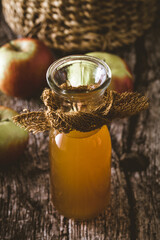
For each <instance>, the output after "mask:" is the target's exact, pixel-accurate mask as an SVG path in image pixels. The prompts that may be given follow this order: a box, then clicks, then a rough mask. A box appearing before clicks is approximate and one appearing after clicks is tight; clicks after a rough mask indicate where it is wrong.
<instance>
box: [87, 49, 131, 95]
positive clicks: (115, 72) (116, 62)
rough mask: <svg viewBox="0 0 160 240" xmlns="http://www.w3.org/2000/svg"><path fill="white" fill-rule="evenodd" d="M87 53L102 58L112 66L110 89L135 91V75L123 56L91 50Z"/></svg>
mask: <svg viewBox="0 0 160 240" xmlns="http://www.w3.org/2000/svg"><path fill="white" fill-rule="evenodd" d="M87 55H90V56H93V57H97V58H100V59H101V60H103V61H105V62H106V63H107V64H108V66H109V67H110V69H111V72H112V80H111V83H110V85H109V87H108V88H109V89H111V90H115V91H117V92H119V93H122V92H125V91H133V75H132V73H131V71H130V70H129V68H128V66H127V64H126V63H125V61H124V60H123V59H122V58H120V57H119V56H117V55H114V54H110V53H106V52H90V53H87Z"/></svg>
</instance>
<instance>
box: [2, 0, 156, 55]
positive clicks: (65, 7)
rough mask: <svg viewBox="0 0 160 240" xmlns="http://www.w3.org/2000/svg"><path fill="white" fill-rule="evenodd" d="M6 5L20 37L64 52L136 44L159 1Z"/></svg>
mask: <svg viewBox="0 0 160 240" xmlns="http://www.w3.org/2000/svg"><path fill="white" fill-rule="evenodd" d="M2 6H3V13H4V16H5V19H6V21H7V23H8V24H9V26H10V27H11V29H12V30H13V31H14V32H15V33H16V34H18V35H21V36H29V37H37V38H39V39H41V40H43V41H44V42H45V43H46V44H47V45H49V46H50V47H52V48H55V49H58V50H62V51H64V52H73V51H79V52H84V51H95V50H102V51H103V50H106V49H109V50H111V49H113V48H115V47H120V46H123V45H125V44H129V43H132V42H134V41H135V40H136V38H137V37H138V36H141V35H142V34H143V33H144V31H145V30H146V29H147V28H149V27H150V25H151V23H152V22H153V20H154V16H155V12H156V0H125V1H122V0H2Z"/></svg>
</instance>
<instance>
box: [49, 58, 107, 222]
mask: <svg viewBox="0 0 160 240" xmlns="http://www.w3.org/2000/svg"><path fill="white" fill-rule="evenodd" d="M110 80H111V71H110V68H109V67H108V65H107V64H106V63H105V62H103V61H101V60H100V59H97V58H95V57H91V56H76V55H75V56H68V57H64V58H61V59H60V60H58V61H56V62H54V63H53V64H52V65H51V66H50V67H49V69H48V71H47V81H48V84H49V86H50V88H51V89H52V90H53V91H54V93H55V94H56V96H57V97H58V98H59V99H60V102H61V107H62V108H64V109H66V111H69V112H71V113H74V112H77V111H79V112H87V111H88V110H92V109H93V111H94V109H95V108H96V107H97V106H98V105H99V104H101V101H102V97H103V94H104V92H105V90H106V88H107V87H108V85H109V83H110ZM86 86H87V88H86ZM49 154H50V180H51V193H52V200H53V203H54V206H55V207H56V208H57V209H58V210H59V212H60V213H61V214H63V215H64V216H65V217H68V218H74V219H89V218H92V217H95V216H97V215H98V214H99V213H101V212H102V211H103V210H104V209H105V208H106V206H107V204H108V202H109V197H110V178H111V139H110V134H109V131H108V128H107V126H106V125H104V126H102V127H101V128H100V129H95V130H92V131H85V132H81V131H76V130H73V131H71V132H69V133H59V132H58V131H56V130H55V129H51V131H50V140H49Z"/></svg>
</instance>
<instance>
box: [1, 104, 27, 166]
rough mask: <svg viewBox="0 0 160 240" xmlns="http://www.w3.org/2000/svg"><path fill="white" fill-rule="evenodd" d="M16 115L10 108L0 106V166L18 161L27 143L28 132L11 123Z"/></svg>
mask: <svg viewBox="0 0 160 240" xmlns="http://www.w3.org/2000/svg"><path fill="white" fill-rule="evenodd" d="M17 114H18V113H17V112H16V111H14V110H13V109H11V108H7V107H5V106H0V165H8V164H10V163H13V162H14V161H15V160H18V159H19V158H20V156H21V155H22V154H23V152H24V149H25V148H26V145H27V143H28V137H29V134H28V132H27V131H26V130H24V129H23V128H20V127H18V126H16V125H15V124H14V123H13V121H12V117H13V116H15V115H17Z"/></svg>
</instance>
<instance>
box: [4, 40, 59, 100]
mask: <svg viewBox="0 0 160 240" xmlns="http://www.w3.org/2000/svg"><path fill="white" fill-rule="evenodd" d="M54 60H55V57H54V56H53V54H52V52H51V49H50V48H48V47H47V46H46V45H44V43H43V42H41V41H40V40H37V39H31V38H21V39H16V40H13V41H11V42H9V43H6V44H5V45H3V46H2V47H1V48H0V90H1V91H2V92H4V93H5V94H7V95H10V96H15V97H20V98H29V97H33V96H36V95H38V94H40V93H41V91H42V89H43V88H44V87H45V86H46V71H47V69H48V67H49V65H50V64H51V63H52V62H53V61H54Z"/></svg>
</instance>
